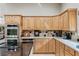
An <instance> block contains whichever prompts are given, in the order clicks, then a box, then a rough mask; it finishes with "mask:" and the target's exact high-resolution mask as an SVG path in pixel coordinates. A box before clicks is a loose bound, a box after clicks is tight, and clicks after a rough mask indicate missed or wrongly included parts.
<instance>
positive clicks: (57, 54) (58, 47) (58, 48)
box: [55, 40, 60, 56]
mask: <svg viewBox="0 0 79 59" xmlns="http://www.w3.org/2000/svg"><path fill="white" fill-rule="evenodd" d="M55 49H56V51H55V55H56V56H59V55H60V42H59V41H57V40H56V48H55Z"/></svg>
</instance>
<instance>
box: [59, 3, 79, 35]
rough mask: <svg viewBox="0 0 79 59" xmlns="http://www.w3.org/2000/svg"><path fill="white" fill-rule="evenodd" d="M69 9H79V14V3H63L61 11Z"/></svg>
mask: <svg viewBox="0 0 79 59" xmlns="http://www.w3.org/2000/svg"><path fill="white" fill-rule="evenodd" d="M67 8H77V12H78V11H79V3H63V4H62V5H61V11H63V10H65V9H67ZM77 34H78V35H79V15H78V14H77Z"/></svg>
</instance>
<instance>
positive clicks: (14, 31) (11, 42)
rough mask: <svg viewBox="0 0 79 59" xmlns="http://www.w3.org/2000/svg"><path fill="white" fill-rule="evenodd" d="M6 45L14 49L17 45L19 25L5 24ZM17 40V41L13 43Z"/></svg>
mask: <svg viewBox="0 0 79 59" xmlns="http://www.w3.org/2000/svg"><path fill="white" fill-rule="evenodd" d="M5 37H6V40H7V46H8V49H9V50H16V47H17V46H18V45H19V42H20V41H19V26H18V25H13V24H10V25H7V27H6V34H5ZM15 42H17V43H15Z"/></svg>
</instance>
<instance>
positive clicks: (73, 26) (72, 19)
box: [68, 9, 77, 31]
mask: <svg viewBox="0 0 79 59" xmlns="http://www.w3.org/2000/svg"><path fill="white" fill-rule="evenodd" d="M68 16H69V30H70V31H77V9H69V10H68Z"/></svg>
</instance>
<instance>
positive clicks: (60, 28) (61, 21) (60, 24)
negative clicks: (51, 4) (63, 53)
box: [58, 15, 63, 30]
mask: <svg viewBox="0 0 79 59" xmlns="http://www.w3.org/2000/svg"><path fill="white" fill-rule="evenodd" d="M58 19H59V30H62V29H63V16H62V15H60V16H59V17H58Z"/></svg>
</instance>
